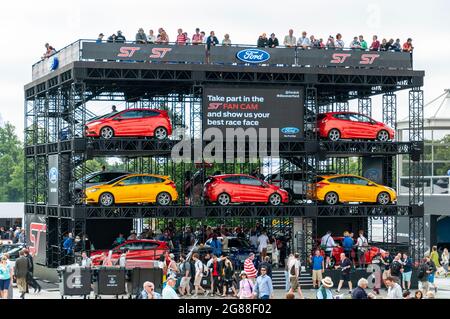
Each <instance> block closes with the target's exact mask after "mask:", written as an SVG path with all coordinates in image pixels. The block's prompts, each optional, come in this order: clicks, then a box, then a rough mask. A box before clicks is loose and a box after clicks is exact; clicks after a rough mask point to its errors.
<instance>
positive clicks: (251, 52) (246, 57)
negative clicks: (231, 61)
mask: <svg viewBox="0 0 450 319" xmlns="http://www.w3.org/2000/svg"><path fill="white" fill-rule="evenodd" d="M236 58H238V59H239V60H241V61H242V62H246V63H262V62H265V61H267V60H269V59H270V54H269V53H267V52H266V51H263V50H259V49H246V50H241V51H239V52H238V53H236Z"/></svg>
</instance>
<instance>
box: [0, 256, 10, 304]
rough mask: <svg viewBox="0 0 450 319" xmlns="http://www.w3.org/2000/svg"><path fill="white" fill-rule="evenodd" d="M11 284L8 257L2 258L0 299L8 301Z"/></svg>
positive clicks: (0, 263) (0, 264)
mask: <svg viewBox="0 0 450 319" xmlns="http://www.w3.org/2000/svg"><path fill="white" fill-rule="evenodd" d="M10 283H11V266H10V264H9V263H8V257H6V256H3V257H2V260H1V262H0V297H1V298H2V299H8V289H9V285H10Z"/></svg>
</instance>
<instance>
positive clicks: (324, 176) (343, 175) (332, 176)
mask: <svg viewBox="0 0 450 319" xmlns="http://www.w3.org/2000/svg"><path fill="white" fill-rule="evenodd" d="M317 176H318V177H322V178H334V177H359V178H364V179H367V178H365V177H362V176H358V175H354V174H333V175H317Z"/></svg>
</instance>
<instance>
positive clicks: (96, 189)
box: [89, 188, 99, 193]
mask: <svg viewBox="0 0 450 319" xmlns="http://www.w3.org/2000/svg"><path fill="white" fill-rule="evenodd" d="M98 190H99V189H98V188H92V189H90V190H89V192H90V193H95V192H96V191H98Z"/></svg>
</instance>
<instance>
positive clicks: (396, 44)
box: [41, 28, 414, 60]
mask: <svg viewBox="0 0 450 319" xmlns="http://www.w3.org/2000/svg"><path fill="white" fill-rule="evenodd" d="M174 38H175V41H170V38H169V35H168V33H167V31H166V30H165V29H164V28H159V29H158V32H157V34H156V33H155V31H154V30H153V29H150V30H149V31H148V33H145V31H144V29H143V28H139V30H138V31H137V33H136V35H135V37H134V41H131V42H134V43H136V44H169V43H175V44H177V45H204V46H205V47H206V49H207V50H210V49H211V47H212V46H217V45H222V46H231V45H232V42H231V38H230V35H229V34H228V33H225V34H224V36H223V38H222V41H219V39H218V38H217V36H216V34H215V32H214V31H210V32H209V35H206V32H205V31H201V30H200V28H196V29H195V31H194V32H193V34H192V36H189V34H188V32H186V31H183V29H182V28H179V29H178V30H177V34H176V36H175V37H174ZM172 39H173V38H172ZM103 42H106V43H126V42H127V39H126V37H125V35H124V34H123V32H122V31H121V30H119V31H117V32H116V33H113V34H111V35H110V36H108V37H107V38H105V35H104V34H103V33H100V34H99V35H98V37H97V40H96V43H103ZM256 46H257V47H260V48H276V47H280V46H283V47H287V48H294V47H297V48H301V49H330V50H340V49H352V50H364V51H366V50H369V51H393V52H401V51H403V52H412V51H413V50H414V47H413V45H412V39H411V38H408V39H407V40H406V41H405V42H404V43H403V44H402V43H401V41H400V39H399V38H397V39H396V40H395V41H394V39H393V38H390V39H389V40H388V38H383V39H382V40H381V41H380V40H379V39H378V36H377V35H373V36H372V42H371V43H370V45H369V43H368V42H367V41H366V40H365V39H364V36H363V35H359V36H354V37H353V39H352V40H351V41H349V42H348V45H346V42H345V41H344V40H343V36H342V34H341V33H337V34H336V36H332V35H330V36H328V38H327V39H326V41H325V40H324V38H321V37H315V36H314V35H308V33H307V32H306V31H303V32H302V33H301V36H299V37H298V38H297V37H296V36H295V35H294V30H293V29H290V30H289V31H288V34H287V35H286V36H284V38H283V42H280V41H279V40H278V38H277V36H276V35H275V33H271V34H270V36H269V37H267V33H262V34H261V35H260V36H259V37H258V39H257V40H256ZM45 49H46V51H45V52H44V54H43V55H42V57H41V58H42V60H44V59H46V58H49V57H50V56H52V55H53V54H55V53H56V52H57V51H56V49H55V48H54V47H53V46H51V45H49V44H48V43H46V44H45Z"/></svg>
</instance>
